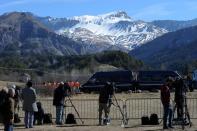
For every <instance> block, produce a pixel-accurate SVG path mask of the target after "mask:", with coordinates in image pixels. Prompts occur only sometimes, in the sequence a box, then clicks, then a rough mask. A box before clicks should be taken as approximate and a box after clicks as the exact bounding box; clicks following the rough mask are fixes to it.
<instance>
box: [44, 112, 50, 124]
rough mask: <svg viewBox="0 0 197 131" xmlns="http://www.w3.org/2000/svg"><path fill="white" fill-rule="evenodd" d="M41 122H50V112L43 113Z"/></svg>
mask: <svg viewBox="0 0 197 131" xmlns="http://www.w3.org/2000/svg"><path fill="white" fill-rule="evenodd" d="M43 123H45V124H49V123H52V114H50V113H46V114H44V119H43Z"/></svg>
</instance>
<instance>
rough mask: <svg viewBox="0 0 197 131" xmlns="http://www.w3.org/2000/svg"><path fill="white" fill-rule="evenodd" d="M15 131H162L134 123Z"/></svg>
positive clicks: (177, 128) (189, 130)
mask: <svg viewBox="0 0 197 131" xmlns="http://www.w3.org/2000/svg"><path fill="white" fill-rule="evenodd" d="M0 130H3V126H0ZM14 130H15V131H56V130H58V131H162V130H163V129H162V126H161V125H158V126H148V125H147V126H142V125H134V126H127V127H120V126H114V125H108V126H88V125H65V126H56V125H43V126H35V127H34V128H31V129H26V128H24V126H23V125H21V126H19V127H14ZM170 130H171V131H182V128H181V126H174V129H170ZM185 130H186V131H197V126H193V127H191V128H190V127H186V128H185Z"/></svg>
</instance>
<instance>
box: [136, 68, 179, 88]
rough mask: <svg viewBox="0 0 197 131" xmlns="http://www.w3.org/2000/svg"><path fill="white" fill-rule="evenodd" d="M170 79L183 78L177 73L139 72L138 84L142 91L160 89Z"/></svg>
mask: <svg viewBox="0 0 197 131" xmlns="http://www.w3.org/2000/svg"><path fill="white" fill-rule="evenodd" d="M168 77H173V78H176V77H181V76H180V75H179V74H178V73H177V72H176V71H166V70H165V71H139V72H138V77H137V79H138V84H139V89H141V90H152V89H160V87H161V85H162V84H164V82H165V80H166V79H167V78H168Z"/></svg>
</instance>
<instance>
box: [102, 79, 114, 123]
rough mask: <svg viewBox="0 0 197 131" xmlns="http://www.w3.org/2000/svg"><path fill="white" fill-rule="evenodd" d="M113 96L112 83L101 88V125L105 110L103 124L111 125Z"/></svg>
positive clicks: (107, 83)
mask: <svg viewBox="0 0 197 131" xmlns="http://www.w3.org/2000/svg"><path fill="white" fill-rule="evenodd" d="M112 95H113V85H112V84H111V83H110V82H106V83H105V86H104V87H101V89H100V93H99V125H102V112H103V110H104V113H105V118H104V119H103V124H105V125H106V124H110V120H109V112H110V106H111V102H112V101H111V98H112Z"/></svg>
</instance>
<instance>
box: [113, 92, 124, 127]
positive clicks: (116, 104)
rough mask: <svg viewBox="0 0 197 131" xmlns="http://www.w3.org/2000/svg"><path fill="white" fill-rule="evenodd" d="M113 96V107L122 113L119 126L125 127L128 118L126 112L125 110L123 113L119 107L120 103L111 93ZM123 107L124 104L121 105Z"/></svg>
mask: <svg viewBox="0 0 197 131" xmlns="http://www.w3.org/2000/svg"><path fill="white" fill-rule="evenodd" d="M113 97H114V100H115V102H116V103H115V104H114V103H112V104H113V105H114V106H115V107H118V109H119V111H120V113H121V115H122V124H121V127H125V125H128V119H127V113H126V111H125V114H124V111H123V110H122V109H121V107H120V105H119V104H118V101H117V99H116V96H115V95H114V94H113ZM123 108H124V109H126V105H124V106H123Z"/></svg>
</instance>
